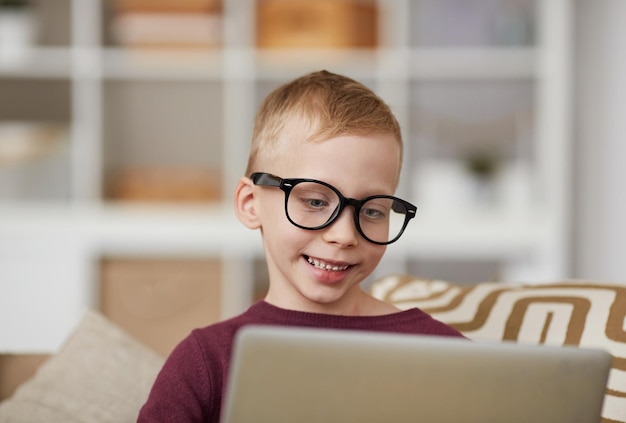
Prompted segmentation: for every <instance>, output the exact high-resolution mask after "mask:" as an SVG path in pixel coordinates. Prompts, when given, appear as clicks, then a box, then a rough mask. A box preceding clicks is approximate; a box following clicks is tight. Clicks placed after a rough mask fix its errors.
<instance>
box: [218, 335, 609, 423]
mask: <svg viewBox="0 0 626 423" xmlns="http://www.w3.org/2000/svg"><path fill="white" fill-rule="evenodd" d="M610 365H611V356H610V354H608V353H607V352H605V351H601V350H591V349H580V348H575V347H548V346H529V345H519V344H507V343H482V342H472V341H468V340H464V339H458V338H443V337H426V336H416V335H398V334H388V333H371V332H356V331H338V330H324V329H302V328H284V327H282V328H280V327H247V328H244V329H242V330H241V331H240V332H239V334H238V336H237V338H236V343H235V349H234V352H233V362H232V365H231V372H230V375H229V384H228V387H227V394H226V398H225V405H224V409H223V412H222V414H223V418H222V421H223V422H224V423H244V422H246V423H249V422H256V423H270V422H271V423H279V422H290V423H292V422H299V423H307V422H324V423H335V422H337V423H339V422H342V423H346V422H355V423H356V422H358V423H366V422H376V423H381V422H394V423H403V422H411V423H413V422H416V421H423V422H429V423H436V422H446V423H450V422H464V423H487V422H498V423H502V422H507V423H515V422H520V423H528V422H533V423H575V422H581V423H583V422H584V423H593V422H600V421H601V418H600V414H601V408H602V402H603V398H604V393H605V387H606V383H607V378H608V373H609V369H610Z"/></svg>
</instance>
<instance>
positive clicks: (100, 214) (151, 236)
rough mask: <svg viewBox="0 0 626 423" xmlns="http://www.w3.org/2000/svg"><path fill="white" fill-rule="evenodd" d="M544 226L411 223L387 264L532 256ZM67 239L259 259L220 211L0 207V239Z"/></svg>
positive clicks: (499, 217) (257, 244) (480, 218)
mask: <svg viewBox="0 0 626 423" xmlns="http://www.w3.org/2000/svg"><path fill="white" fill-rule="evenodd" d="M547 223H548V222H547V221H545V219H542V218H541V214H540V213H534V214H530V215H520V216H515V215H512V214H510V213H506V212H498V211H475V212H473V213H467V214H466V215H465V216H463V217H461V218H459V217H458V216H453V215H432V214H431V215H425V216H420V215H418V216H417V217H416V218H415V219H414V220H413V221H412V222H411V224H410V225H409V227H408V228H407V230H406V232H405V234H404V235H403V237H402V238H401V239H400V240H399V241H398V242H397V243H395V244H393V245H392V246H389V247H388V254H390V255H392V256H418V257H419V256H424V257H430V256H436V257H443V258H445V257H450V258H454V257H457V256H459V255H464V256H467V255H468V254H469V255H470V256H472V257H473V258H490V257H494V256H495V257H497V258H502V259H511V258H515V257H517V256H519V255H522V254H527V253H529V252H531V251H532V249H533V247H534V246H535V245H536V244H537V242H538V240H539V239H541V238H542V236H541V234H542V233H543V232H545V229H546V227H547V226H546V225H547ZM42 233H43V234H48V235H49V236H51V237H54V236H57V235H58V236H61V235H63V234H66V235H67V236H70V237H74V238H75V239H76V240H78V242H81V243H83V242H84V243H85V244H86V245H88V246H89V249H90V250H91V251H94V252H99V253H103V254H114V255H116V256H125V255H131V256H134V255H146V256H152V255H157V256H159V255H166V256H169V255H173V256H180V255H182V256H188V255H192V256H213V255H216V256H224V255H225V256H230V255H232V256H240V257H252V256H259V255H260V254H261V253H262V249H261V235H260V233H258V232H257V231H251V230H248V229H247V228H245V227H244V226H243V225H242V224H241V223H240V222H239V221H238V220H237V219H236V218H235V216H234V212H233V211H232V210H231V209H230V208H228V207H226V206H224V205H213V206H173V205H172V206H150V205H132V206H129V205H106V206H103V207H62V206H57V207H53V206H43V207H42V206H36V205H32V206H30V207H3V210H2V211H0V237H2V238H3V239H9V237H11V238H13V239H16V237H18V236H19V237H23V239H28V238H29V237H36V236H37V237H38V236H40V235H41V234H42Z"/></svg>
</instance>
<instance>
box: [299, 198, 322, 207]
mask: <svg viewBox="0 0 626 423" xmlns="http://www.w3.org/2000/svg"><path fill="white" fill-rule="evenodd" d="M302 201H303V202H304V203H305V204H306V205H308V206H309V207H311V208H315V209H320V208H322V207H326V206H327V205H328V202H326V201H324V200H322V199H320V198H303V199H302Z"/></svg>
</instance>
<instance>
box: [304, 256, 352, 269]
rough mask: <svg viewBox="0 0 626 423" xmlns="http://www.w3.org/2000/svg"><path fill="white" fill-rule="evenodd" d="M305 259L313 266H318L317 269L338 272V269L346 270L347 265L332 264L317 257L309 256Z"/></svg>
mask: <svg viewBox="0 0 626 423" xmlns="http://www.w3.org/2000/svg"><path fill="white" fill-rule="evenodd" d="M307 261H308V262H309V263H310V264H312V265H313V266H315V267H317V268H319V269H324V270H332V271H335V272H338V271H340V270H346V269H347V268H348V265H345V266H334V265H332V264H329V263H326V262H324V261H321V260H317V259H313V258H311V257H307Z"/></svg>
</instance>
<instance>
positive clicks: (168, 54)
mask: <svg viewBox="0 0 626 423" xmlns="http://www.w3.org/2000/svg"><path fill="white" fill-rule="evenodd" d="M102 57H103V77H104V78H106V79H138V80H146V79H148V80H154V79H173V80H211V81H219V80H221V79H222V78H223V65H224V59H223V52H222V51H221V50H219V49H215V50H210V49H203V50H200V49H143V50H142V49H138V48H137V49H127V48H107V49H105V50H103V53H102Z"/></svg>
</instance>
